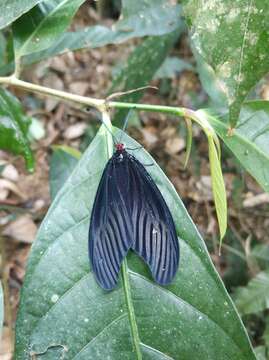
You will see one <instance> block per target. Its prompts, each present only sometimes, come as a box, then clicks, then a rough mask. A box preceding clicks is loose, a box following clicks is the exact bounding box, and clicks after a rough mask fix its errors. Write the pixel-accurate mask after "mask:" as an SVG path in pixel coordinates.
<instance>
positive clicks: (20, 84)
mask: <svg viewBox="0 0 269 360" xmlns="http://www.w3.org/2000/svg"><path fill="white" fill-rule="evenodd" d="M0 84H3V85H8V86H13V87H16V88H19V89H24V90H26V91H29V92H33V93H37V94H41V95H45V96H50V97H53V98H57V99H60V100H64V101H68V102H71V103H74V104H79V105H80V107H81V108H86V107H94V108H96V109H98V110H99V111H101V112H103V111H105V110H106V109H113V108H118V109H133V108H135V109H136V110H142V111H151V112H162V113H167V114H171V115H177V116H188V117H190V118H193V116H192V115H195V113H194V111H192V110H190V109H185V108H179V107H172V106H159V105H149V104H135V103H123V102H115V101H107V100H106V99H96V98H91V97H86V96H80V95H77V94H72V93H69V92H66V91H61V90H56V89H52V88H48V87H45V86H41V85H36V84H32V83H30V82H27V81H23V80H19V79H18V78H17V77H16V76H15V75H12V76H8V77H0Z"/></svg>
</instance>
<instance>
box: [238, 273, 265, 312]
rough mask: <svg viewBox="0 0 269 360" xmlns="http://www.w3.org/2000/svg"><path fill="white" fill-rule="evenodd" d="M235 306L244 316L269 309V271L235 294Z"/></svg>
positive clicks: (260, 274) (240, 288)
mask: <svg viewBox="0 0 269 360" xmlns="http://www.w3.org/2000/svg"><path fill="white" fill-rule="evenodd" d="M234 300H235V305H236V307H237V309H238V311H239V312H240V314H242V315H246V314H254V313H257V312H259V311H263V310H265V309H268V308H269V270H267V271H263V272H260V273H259V274H258V275H256V276H255V277H254V278H253V279H251V280H250V282H249V283H248V284H247V286H245V287H239V288H237V289H236V292H235V294H234Z"/></svg>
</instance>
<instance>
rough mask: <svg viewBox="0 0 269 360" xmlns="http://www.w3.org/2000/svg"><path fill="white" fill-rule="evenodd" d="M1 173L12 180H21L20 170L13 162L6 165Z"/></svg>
mask: <svg viewBox="0 0 269 360" xmlns="http://www.w3.org/2000/svg"><path fill="white" fill-rule="evenodd" d="M1 175H2V177H3V178H5V179H8V180H11V181H15V182H16V181H18V180H19V173H18V170H17V169H16V168H15V166H14V165H12V164H8V165H6V166H5V168H4V170H3V171H2V173H1Z"/></svg>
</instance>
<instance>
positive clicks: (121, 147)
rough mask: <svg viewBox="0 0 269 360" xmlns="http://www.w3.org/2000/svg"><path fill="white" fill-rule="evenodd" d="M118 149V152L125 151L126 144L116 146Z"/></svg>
mask: <svg viewBox="0 0 269 360" xmlns="http://www.w3.org/2000/svg"><path fill="white" fill-rule="evenodd" d="M116 149H117V150H118V151H123V150H124V144H121V143H119V144H116Z"/></svg>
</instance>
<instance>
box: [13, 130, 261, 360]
mask: <svg viewBox="0 0 269 360" xmlns="http://www.w3.org/2000/svg"><path fill="white" fill-rule="evenodd" d="M121 135H122V133H121V134H119V133H118V132H117V131H116V130H115V136H117V137H118V136H121ZM106 138H107V132H106V130H105V128H104V127H102V128H101V129H100V131H99V133H98V134H97V136H96V137H95V139H94V140H93V142H92V143H91V145H90V147H89V148H88V150H87V151H86V152H85V154H84V155H83V157H82V158H81V160H80V161H79V163H78V165H77V167H76V168H75V170H74V171H73V172H72V175H71V177H69V179H68V181H67V182H66V183H65V185H64V187H63V188H62V189H61V190H60V191H59V193H58V195H57V196H56V198H55V200H54V202H53V204H52V206H51V208H50V210H49V212H48V214H47V216H46V218H45V219H44V221H43V223H42V225H41V227H40V230H39V233H38V236H37V239H36V241H35V243H34V245H33V248H32V251H31V255H30V259H29V263H28V267H27V275H26V279H25V282H24V286H23V290H22V293H21V302H20V309H19V314H18V320H17V324H16V355H15V356H16V360H26V359H29V358H30V356H29V353H30V352H31V354H32V355H34V354H36V353H42V359H44V360H46V359H58V358H60V356H61V354H62V355H64V359H66V360H68V359H78V360H83V359H85V360H86V359H87V360H90V359H94V360H98V359H100V360H101V359H102V360H103V359H117V360H121V359H128V360H132V359H141V356H140V357H139V355H138V354H139V353H138V350H137V349H139V351H140V352H141V353H142V355H143V359H148V360H149V359H181V360H184V359H185V360H189V359H193V358H196V357H197V353H199V359H201V360H202V359H204V360H210V359H212V360H213V359H214V360H215V359H219V360H222V359H223V360H224V359H229V360H233V359H234V360H240V359H248V360H250V359H255V356H254V353H253V351H252V348H251V346H250V344H249V340H248V337H247V335H246V332H245V329H244V327H243V325H242V322H241V321H240V318H239V317H238V314H237V312H236V311H235V308H234V306H233V304H232V302H231V300H230V298H229V296H228V294H227V292H226V290H225V288H224V286H223V284H222V282H221V280H220V278H219V276H218V275H217V273H216V271H215V269H214V267H213V265H212V262H211V260H210V257H209V255H208V253H207V250H206V247H205V244H204V243H203V240H202V239H201V237H200V235H199V234H198V232H197V230H196V228H195V226H194V225H193V223H192V221H191V219H190V218H189V216H188V214H187V212H186V210H185V208H184V206H183V204H182V202H181V200H180V199H179V197H178V195H177V193H176V191H175V189H174V188H173V186H172V185H171V183H170V182H169V180H168V179H167V178H166V177H165V175H164V174H163V172H162V171H161V170H160V168H159V167H158V165H157V164H156V163H155V162H154V160H153V159H152V158H151V157H150V155H149V154H148V153H146V152H145V151H144V150H142V149H140V150H138V151H135V153H134V154H135V156H136V157H137V158H138V159H139V160H140V161H141V162H142V163H144V164H149V163H152V162H153V163H154V166H151V167H149V168H148V171H149V172H150V174H151V175H152V177H153V179H154V180H155V181H156V184H157V186H158V187H159V189H160V190H161V192H162V194H163V196H164V198H165V200H166V202H167V204H168V206H169V208H170V209H171V212H172V215H173V218H174V220H175V224H176V229H177V233H178V236H179V240H180V244H181V263H180V268H179V271H178V273H177V275H176V278H175V281H174V283H173V284H172V285H170V286H167V287H161V286H158V285H157V284H155V283H154V282H152V280H151V276H150V274H149V271H148V269H147V267H146V266H145V264H144V263H143V262H142V261H141V260H140V259H139V258H138V257H137V256H136V255H135V254H134V253H131V254H130V255H129V256H128V260H127V263H126V262H125V266H124V268H125V271H123V273H124V278H125V281H124V285H123V282H122V279H120V281H119V284H118V287H117V288H116V289H115V290H114V291H111V292H105V291H103V290H102V289H101V288H100V287H99V286H98V285H97V283H96V282H95V280H94V277H93V274H92V272H91V270H90V265H89V260H88V250H87V248H88V245H87V242H88V239H87V238H88V228H89V219H90V212H91V208H92V205H93V201H94V197H95V193H96V190H97V186H98V183H99V181H100V177H101V174H102V171H103V169H104V167H105V164H106V162H107V160H108V153H109V152H110V151H111V147H110V148H108V145H107V144H108V143H107V140H106ZM123 141H124V143H126V146H128V147H130V148H134V147H137V146H138V144H137V143H136V142H135V141H134V140H132V139H131V138H129V137H128V136H127V135H123ZM181 239H182V240H181ZM135 328H137V330H138V333H136V337H135V339H136V341H135V345H136V347H135V348H134V347H133V345H134V344H133V337H132V334H134V331H131V329H132V330H134V329H135Z"/></svg>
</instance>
